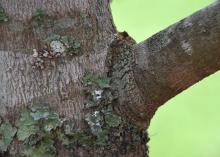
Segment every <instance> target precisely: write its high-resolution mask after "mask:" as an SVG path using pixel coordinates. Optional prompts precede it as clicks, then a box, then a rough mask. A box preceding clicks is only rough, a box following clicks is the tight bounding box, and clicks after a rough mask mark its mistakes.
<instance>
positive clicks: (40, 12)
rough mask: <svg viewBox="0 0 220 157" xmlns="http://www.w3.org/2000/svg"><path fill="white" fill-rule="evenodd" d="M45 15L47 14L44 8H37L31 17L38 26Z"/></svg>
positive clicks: (42, 21)
mask: <svg viewBox="0 0 220 157" xmlns="http://www.w3.org/2000/svg"><path fill="white" fill-rule="evenodd" d="M46 17H47V14H46V12H45V11H44V10H42V9H37V10H36V12H35V14H34V16H33V19H34V21H36V22H37V24H38V26H41V25H42V24H43V23H44V20H45V18H46Z"/></svg>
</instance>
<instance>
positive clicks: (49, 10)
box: [0, 0, 146, 157]
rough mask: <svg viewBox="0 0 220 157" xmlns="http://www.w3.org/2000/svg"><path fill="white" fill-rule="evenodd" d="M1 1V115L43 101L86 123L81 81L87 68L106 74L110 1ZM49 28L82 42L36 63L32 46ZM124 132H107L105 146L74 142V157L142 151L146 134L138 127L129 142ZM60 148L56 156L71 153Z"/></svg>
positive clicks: (111, 36)
mask: <svg viewBox="0 0 220 157" xmlns="http://www.w3.org/2000/svg"><path fill="white" fill-rule="evenodd" d="M0 4H1V6H2V8H4V12H5V13H6V15H7V16H8V19H9V20H8V21H7V22H2V23H0V32H1V35H0V40H1V42H0V55H1V57H0V67H1V70H0V76H1V82H0V87H1V88H0V96H1V116H2V117H4V118H5V119H7V118H8V119H10V120H11V121H15V119H17V118H18V113H19V111H20V110H21V108H24V107H25V106H30V105H32V104H33V102H42V103H44V104H45V103H46V104H49V105H50V106H51V107H52V108H53V109H54V110H56V111H57V112H58V113H59V114H60V115H62V116H65V117H68V118H70V119H72V120H73V121H74V124H75V127H76V128H80V129H84V128H87V127H88V126H87V124H86V123H85V114H87V113H89V112H92V111H90V110H86V111H85V110H84V104H85V103H86V102H87V100H86V98H85V94H84V87H83V85H82V83H81V82H82V78H83V76H84V75H85V73H86V72H91V71H92V72H95V73H98V74H100V75H104V76H106V75H107V72H108V68H106V66H105V64H106V63H105V62H106V56H107V53H110V48H109V47H110V44H111V43H112V41H113V40H114V38H115V35H114V34H115V33H116V30H115V27H114V25H113V22H112V17H111V13H110V7H109V5H110V2H109V0H106V1H100V0H94V1H89V0H86V1H81V0H74V1H72V0H62V1H60V0H31V1H30V0H18V1H13V0H2V1H1V2H0ZM39 9H41V10H42V11H44V12H45V13H44V14H45V15H44V14H42V15H41V14H40V13H39ZM38 14H40V15H38ZM52 33H54V34H59V35H62V36H65V35H68V36H73V37H74V38H75V39H77V40H78V41H79V42H80V43H81V47H80V49H79V51H80V52H79V53H78V54H77V55H73V56H68V55H66V56H61V57H57V58H43V59H42V60H43V61H44V63H42V65H39V64H40V63H39V64H37V63H36V62H35V60H34V61H33V59H35V58H34V57H33V49H36V51H38V52H40V51H42V50H43V49H44V43H43V41H44V40H45V39H46V38H47V37H48V36H49V35H50V34H52ZM36 64H37V65H36ZM121 112H124V111H121ZM128 131H129V130H121V132H120V133H119V132H118V133H119V135H120V138H115V137H111V135H109V144H108V146H105V147H84V146H82V145H76V146H75V148H74V152H73V153H72V156H77V157H86V156H88V157H89V156H91V157H92V156H96V157H97V156H100V157H104V156H106V157H112V156H115V157H119V156H120V157H131V156H132V157H134V156H138V157H144V156H146V155H145V154H146V146H145V145H146V137H145V133H144V132H143V131H140V137H141V138H142V139H141V140H140V141H139V142H135V143H133V144H132V139H130V138H129V136H130V134H131V133H130V132H128ZM111 139H112V140H111ZM113 139H114V140H113ZM129 143H130V144H129ZM131 146H132V147H131ZM129 147H130V148H129ZM58 150H59V151H58V157H59V156H60V157H61V156H62V157H63V156H64V154H67V155H68V154H70V152H68V151H67V150H66V149H62V148H59V149H58Z"/></svg>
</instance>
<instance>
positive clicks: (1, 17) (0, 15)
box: [0, 6, 8, 22]
mask: <svg viewBox="0 0 220 157" xmlns="http://www.w3.org/2000/svg"><path fill="white" fill-rule="evenodd" d="M7 21H8V16H7V15H6V13H5V11H4V9H3V8H2V7H1V6H0V22H7Z"/></svg>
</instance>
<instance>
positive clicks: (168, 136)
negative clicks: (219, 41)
mask: <svg viewBox="0 0 220 157" xmlns="http://www.w3.org/2000/svg"><path fill="white" fill-rule="evenodd" d="M212 2H214V0H136V1H135V0H113V2H112V5H111V7H112V13H113V17H114V21H115V24H116V26H117V29H118V30H119V31H124V30H126V31H127V32H128V33H129V34H130V35H131V36H132V37H133V38H134V39H135V40H136V41H137V42H140V41H142V40H144V39H146V38H148V37H150V36H151V35H153V34H155V33H156V32H158V31H160V30H162V29H164V28H166V27H167V26H169V25H171V24H173V23H175V22H177V21H179V20H180V19H182V18H184V17H187V16H188V15H190V14H192V13H193V12H195V11H197V10H199V9H201V8H203V7H205V6H207V5H209V4H210V3H212ZM219 93H220V72H218V73H216V74H214V75H211V76H210V77H208V78H206V79H204V80H203V81H201V82H199V83H197V84H196V85H194V86H193V87H191V88H189V89H188V90H186V91H184V92H183V93H181V94H179V95H178V96H176V97H175V98H173V99H172V100H170V101H169V102H167V103H166V104H165V105H164V106H162V107H161V108H159V110H158V111H157V112H156V115H155V116H154V118H153V120H152V122H151V125H150V128H149V134H150V138H151V141H150V143H149V145H150V157H220V148H219V146H220V94H219Z"/></svg>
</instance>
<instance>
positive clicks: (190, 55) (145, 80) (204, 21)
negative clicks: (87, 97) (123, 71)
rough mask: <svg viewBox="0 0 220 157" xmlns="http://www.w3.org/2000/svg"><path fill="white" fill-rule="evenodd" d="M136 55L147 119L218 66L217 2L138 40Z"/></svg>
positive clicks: (219, 31)
mask: <svg viewBox="0 0 220 157" xmlns="http://www.w3.org/2000/svg"><path fill="white" fill-rule="evenodd" d="M135 59H136V65H135V68H134V73H135V74H134V75H135V80H136V83H137V85H138V86H139V89H140V90H141V93H142V94H143V97H144V99H145V103H144V104H142V105H143V106H144V107H145V108H146V113H145V114H146V115H145V121H146V119H147V120H150V119H151V118H152V117H153V115H154V113H155V111H156V110H157V109H158V107H159V106H161V105H163V104H164V103H165V102H166V101H168V100H169V99H171V98H172V97H174V96H176V95H177V94H179V93H180V92H182V91H183V90H185V89H186V88H188V87H190V86H192V85H193V84H195V83H197V82H198V81H200V80H202V79H203V78H205V77H207V76H209V75H210V74H213V73H214V72H216V71H218V70H219V69H220V2H219V1H218V2H215V3H214V4H212V5H210V6H208V7H206V8H204V9H202V10H200V11H198V12H197V13H195V14H193V15H191V16H190V17H187V18H185V19H184V20H182V21H180V22H178V23H176V24H174V25H172V26H170V27H168V28H167V29H165V30H163V31H161V32H159V33H157V34H156V35H154V36H152V37H151V38H149V39H147V40H146V41H143V42H142V43H139V44H137V45H136V46H135ZM134 108H136V106H134Z"/></svg>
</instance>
